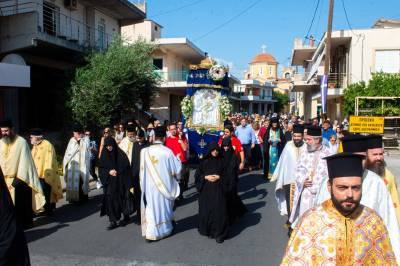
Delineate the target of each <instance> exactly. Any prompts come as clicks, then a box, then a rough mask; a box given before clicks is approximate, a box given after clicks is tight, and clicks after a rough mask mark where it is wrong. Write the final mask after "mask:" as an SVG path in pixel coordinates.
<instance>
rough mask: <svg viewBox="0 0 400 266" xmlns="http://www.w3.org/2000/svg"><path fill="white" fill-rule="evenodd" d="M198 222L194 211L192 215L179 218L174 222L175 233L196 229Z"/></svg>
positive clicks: (197, 216)
mask: <svg viewBox="0 0 400 266" xmlns="http://www.w3.org/2000/svg"><path fill="white" fill-rule="evenodd" d="M198 223H199V214H198V213H196V214H194V215H192V216H189V217H186V218H183V219H180V220H179V221H177V222H176V229H175V234H179V233H183V232H185V231H189V230H192V229H196V230H197V227H198Z"/></svg>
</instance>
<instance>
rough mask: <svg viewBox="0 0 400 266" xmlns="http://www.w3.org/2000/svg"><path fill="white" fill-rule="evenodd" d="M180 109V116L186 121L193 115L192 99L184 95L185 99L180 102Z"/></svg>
mask: <svg viewBox="0 0 400 266" xmlns="http://www.w3.org/2000/svg"><path fill="white" fill-rule="evenodd" d="M181 109H182V114H183V116H184V117H185V119H188V118H189V117H190V116H191V115H192V113H193V101H192V97H190V96H189V95H186V97H185V98H183V100H182V102H181Z"/></svg>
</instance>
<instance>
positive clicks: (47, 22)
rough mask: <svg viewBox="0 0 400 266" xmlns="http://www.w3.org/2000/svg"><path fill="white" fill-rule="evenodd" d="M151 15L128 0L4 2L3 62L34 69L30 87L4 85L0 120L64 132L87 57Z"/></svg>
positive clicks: (0, 19)
mask: <svg viewBox="0 0 400 266" xmlns="http://www.w3.org/2000/svg"><path fill="white" fill-rule="evenodd" d="M145 12H146V11H145V5H140V4H133V3H132V1H128V0H108V1H96V0H65V1H64V0H48V1H44V0H31V1H28V0H5V1H4V0H3V1H0V61H1V60H2V59H3V60H4V58H10V55H11V57H12V58H14V59H15V58H18V61H20V62H19V65H26V66H29V68H30V81H29V83H30V84H29V88H24V86H18V87H11V86H9V84H8V83H6V84H3V85H2V86H1V90H0V116H1V117H10V118H12V119H13V120H14V123H15V124H16V126H17V128H19V129H21V130H26V129H29V128H31V127H43V128H46V129H60V128H62V127H63V126H64V125H65V121H64V119H63V118H65V117H67V115H66V108H65V104H66V99H67V93H68V92H67V88H68V87H69V82H70V78H71V76H72V75H71V74H72V73H73V71H74V69H75V67H76V66H79V65H82V64H83V63H84V60H83V58H84V56H85V54H86V53H87V52H89V51H91V50H93V49H95V50H102V49H105V48H107V46H108V45H109V44H110V43H111V41H112V39H113V38H114V36H115V35H116V34H119V33H120V28H121V26H124V25H129V24H134V23H138V22H141V21H143V19H144V18H145V16H146V13H145ZM7 60H8V59H7ZM12 67H15V66H11V68H12ZM1 69H5V68H4V67H2V68H1ZM7 69H8V71H9V70H10V66H8V67H7ZM23 77H25V76H20V78H23ZM5 78H10V76H8V75H7V74H6V73H5V72H0V80H4V79H5Z"/></svg>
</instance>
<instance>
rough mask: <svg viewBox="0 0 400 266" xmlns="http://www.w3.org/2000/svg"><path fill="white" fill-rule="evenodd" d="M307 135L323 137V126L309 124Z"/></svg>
mask: <svg viewBox="0 0 400 266" xmlns="http://www.w3.org/2000/svg"><path fill="white" fill-rule="evenodd" d="M307 135H309V136H313V137H321V136H322V130H321V127H319V126H308V127H307Z"/></svg>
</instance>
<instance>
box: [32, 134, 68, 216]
mask: <svg viewBox="0 0 400 266" xmlns="http://www.w3.org/2000/svg"><path fill="white" fill-rule="evenodd" d="M30 137H31V144H32V146H33V147H32V151H31V153H32V158H33V161H34V162H35V166H36V170H37V172H38V176H39V180H40V184H41V185H42V189H43V192H44V196H45V197H46V204H45V205H44V214H45V215H52V214H53V211H54V209H55V208H56V203H57V201H58V200H60V199H62V198H63V192H62V187H61V180H60V176H59V175H58V174H57V170H58V163H57V157H56V151H55V149H54V146H53V145H52V144H51V143H50V142H49V141H48V140H45V139H44V138H43V132H42V130H41V129H32V130H31V135H30Z"/></svg>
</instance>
